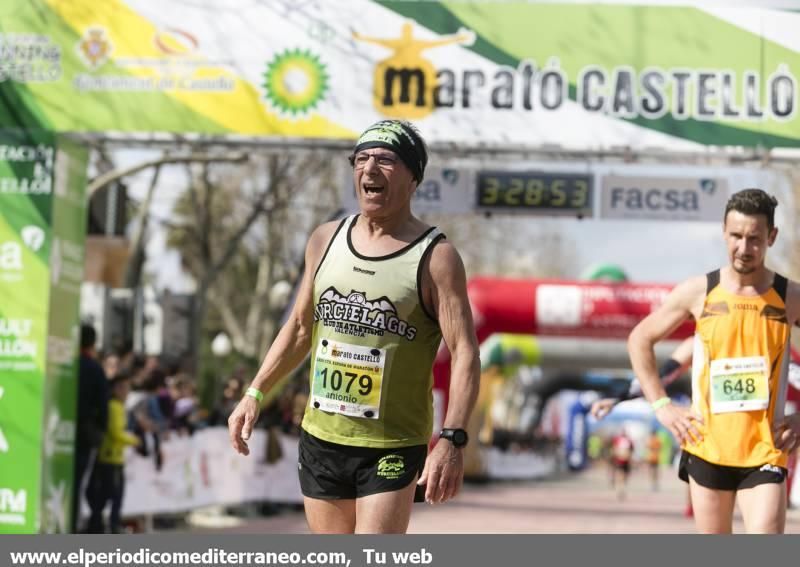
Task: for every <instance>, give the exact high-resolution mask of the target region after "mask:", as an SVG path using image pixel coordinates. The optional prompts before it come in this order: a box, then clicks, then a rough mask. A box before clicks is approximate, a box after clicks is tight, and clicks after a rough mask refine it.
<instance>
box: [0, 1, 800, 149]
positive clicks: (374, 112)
mask: <svg viewBox="0 0 800 567" xmlns="http://www.w3.org/2000/svg"><path fill="white" fill-rule="evenodd" d="M245 11H246V17H244V16H245ZM799 27H800V13H797V12H796V11H793V10H790V9H780V8H774V9H773V8H760V7H759V8H756V7H737V6H727V5H722V4H719V5H714V6H711V5H708V6H703V7H701V8H698V7H689V6H671V5H664V4H662V3H658V4H656V3H647V2H643V3H642V4H641V5H633V4H629V3H624V4H611V3H602V4H596V5H592V4H586V3H573V2H569V3H558V2H551V3H533V2H522V1H518V2H485V1H479V0H472V1H457V2H456V1H442V2H433V1H429V0H424V1H423V0H417V1H414V0H411V1H409V0H381V1H378V0H350V1H348V2H337V1H335V0H321V1H318V2H314V3H313V4H307V3H296V2H288V1H278V0H276V1H274V2H251V3H247V4H246V5H242V4H240V3H235V2H234V3H231V2H227V1H225V0H207V1H206V2H203V3H194V4H192V3H188V4H187V3H173V2H159V1H157V0H107V1H104V2H96V1H94V0H71V1H70V2H57V1H55V0H6V1H5V2H3V7H2V8H0V91H2V94H3V96H2V97H0V101H2V102H0V122H1V123H5V124H14V125H16V126H18V127H32V126H39V127H44V128H49V129H53V130H57V131H81V132H107V131H114V132H122V133H147V132H165V133H178V134H187V133H198V134H240V135H253V136H266V137H280V138H282V137H293V138H310V139H344V138H353V137H354V136H355V135H356V134H357V133H358V132H360V131H361V130H362V129H363V128H364V127H365V126H366V125H367V124H369V123H371V122H373V121H375V120H378V119H380V118H387V117H391V118H404V119H410V120H413V121H415V122H416V123H417V124H418V125H419V127H420V128H421V130H422V131H423V133H424V134H425V135H426V136H427V137H428V139H429V141H432V142H452V143H459V144H469V145H483V144H502V145H509V144H510V145H515V144H517V145H524V146H540V145H543V144H548V145H553V144H554V145H559V146H562V147H567V148H579V149H591V150H593V149H602V148H609V147H611V146H635V147H660V148H676V149H687V150H694V149H698V148H699V147H700V145H710V144H713V145H736V146H750V147H798V146H800V120H798V84H797V76H796V73H797V69H798V68H800V39H798V37H799V36H798V34H797V33H796V30H797V29H798V28H799Z"/></svg>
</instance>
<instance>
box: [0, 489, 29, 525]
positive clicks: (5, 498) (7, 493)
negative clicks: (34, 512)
mask: <svg viewBox="0 0 800 567" xmlns="http://www.w3.org/2000/svg"><path fill="white" fill-rule="evenodd" d="M27 509H28V493H27V492H26V491H25V490H24V489H20V490H17V491H14V490H13V489H11V488H0V524H15V525H24V524H25V512H26V511H27Z"/></svg>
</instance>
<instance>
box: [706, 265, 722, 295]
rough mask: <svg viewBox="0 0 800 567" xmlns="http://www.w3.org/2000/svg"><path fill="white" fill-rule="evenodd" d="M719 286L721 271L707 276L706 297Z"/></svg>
mask: <svg viewBox="0 0 800 567" xmlns="http://www.w3.org/2000/svg"><path fill="white" fill-rule="evenodd" d="M718 285H719V269H717V270H714V271H713V272H708V273H707V274H706V297H708V296H709V295H710V294H711V291H712V290H713V289H714V288H715V287H717V286H718Z"/></svg>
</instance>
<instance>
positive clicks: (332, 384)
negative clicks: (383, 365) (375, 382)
mask: <svg viewBox="0 0 800 567" xmlns="http://www.w3.org/2000/svg"><path fill="white" fill-rule="evenodd" d="M329 374H330V376H329ZM320 378H322V387H323V388H324V389H325V390H333V391H334V392H339V391H341V390H342V388H344V392H345V393H347V394H349V393H350V392H351V391H353V392H355V391H358V393H359V394H361V395H362V396H368V395H369V393H370V392H372V376H369V375H368V374H361V375H360V376H359V375H358V374H357V373H355V372H342V371H340V370H333V371H332V372H329V369H328V368H323V369H322V371H321V372H320Z"/></svg>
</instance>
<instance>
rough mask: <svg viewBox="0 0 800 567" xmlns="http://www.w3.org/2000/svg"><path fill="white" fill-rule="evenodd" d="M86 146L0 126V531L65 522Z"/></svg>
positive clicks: (57, 526) (60, 526)
mask: <svg viewBox="0 0 800 567" xmlns="http://www.w3.org/2000/svg"><path fill="white" fill-rule="evenodd" d="M85 170H86V152H85V151H82V150H79V149H77V148H74V147H72V146H70V145H69V143H68V142H67V141H66V140H61V139H59V138H57V137H55V136H53V135H51V134H49V133H46V132H41V131H36V130H30V131H27V132H25V133H20V132H14V131H8V130H0V298H2V302H0V533H36V532H38V531H40V530H41V531H48V532H54V531H59V532H64V531H68V526H67V524H66V519H67V518H69V503H70V494H71V490H72V452H73V440H74V429H75V423H74V419H75V416H74V413H75V409H74V408H75V390H76V382H77V380H76V376H75V371H76V366H75V359H76V357H77V354H78V341H77V339H78V332H77V331H78V329H77V323H78V288H79V286H80V282H81V280H82V275H83V236H82V235H83V234H84V230H85V226H86V219H85V216H84V214H85V213H84V211H85V207H84V188H85Z"/></svg>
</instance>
